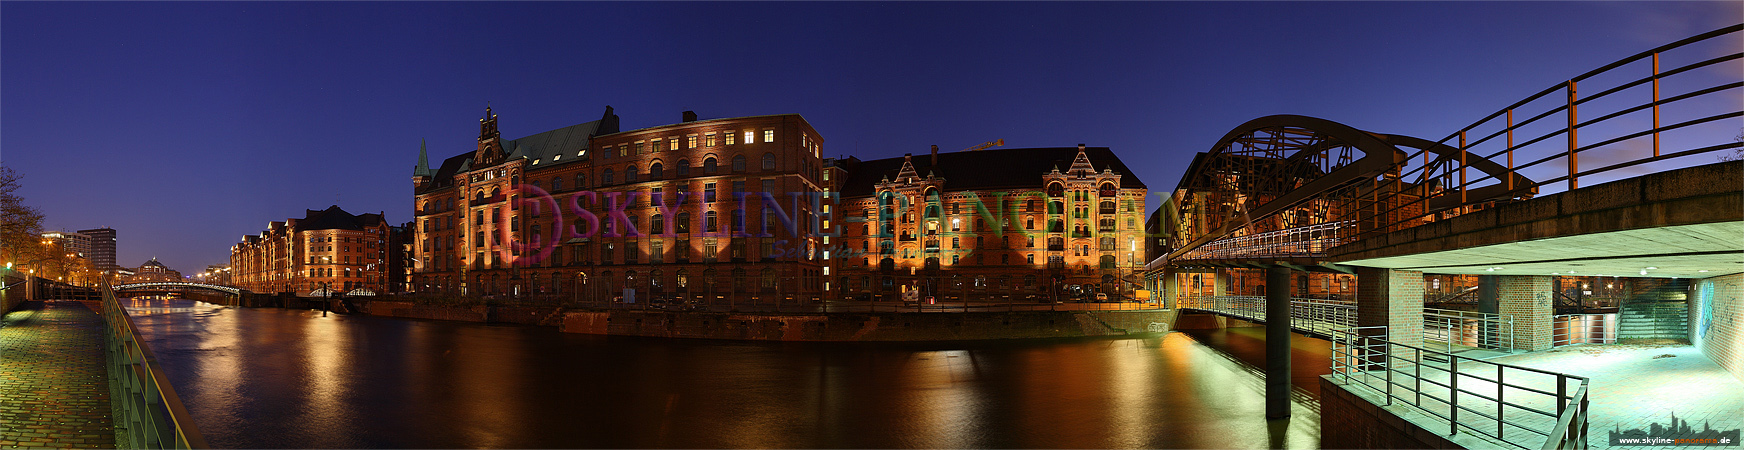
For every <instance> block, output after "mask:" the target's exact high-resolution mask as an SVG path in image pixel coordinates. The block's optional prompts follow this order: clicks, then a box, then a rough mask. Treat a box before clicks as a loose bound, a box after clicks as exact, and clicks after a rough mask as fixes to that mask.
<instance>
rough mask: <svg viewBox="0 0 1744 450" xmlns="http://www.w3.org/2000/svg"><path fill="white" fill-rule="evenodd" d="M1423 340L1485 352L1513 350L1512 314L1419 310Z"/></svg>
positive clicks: (1449, 349) (1449, 348)
mask: <svg viewBox="0 0 1744 450" xmlns="http://www.w3.org/2000/svg"><path fill="white" fill-rule="evenodd" d="M1423 340H1424V341H1437V342H1441V343H1442V344H1443V350H1444V351H1446V352H1449V353H1452V352H1453V346H1455V345H1458V346H1463V347H1472V348H1485V349H1513V348H1514V315H1512V314H1496V313H1481V312H1472V311H1459V310H1452V309H1438V308H1423Z"/></svg>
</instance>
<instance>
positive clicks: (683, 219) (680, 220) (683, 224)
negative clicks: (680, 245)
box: [672, 212, 690, 233]
mask: <svg viewBox="0 0 1744 450" xmlns="http://www.w3.org/2000/svg"><path fill="white" fill-rule="evenodd" d="M673 220H675V221H677V222H676V223H673V224H672V226H673V227H674V228H677V229H678V230H677V232H679V233H689V232H690V213H687V212H681V213H678V215H677V216H675V217H673Z"/></svg>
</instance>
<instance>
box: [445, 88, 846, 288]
mask: <svg viewBox="0 0 1744 450" xmlns="http://www.w3.org/2000/svg"><path fill="white" fill-rule="evenodd" d="M822 143H823V139H822V138H821V137H819V136H818V133H817V131H816V130H814V129H812V127H811V125H810V124H808V123H806V121H805V119H803V118H801V117H800V116H799V115H797V114H782V115H768V116H752V117H738V118H726V119H711V120H698V119H697V117H696V115H695V114H694V113H691V112H688V111H686V112H685V113H684V114H683V119H682V121H681V122H679V123H675V124H669V125H662V126H656V127H650V128H642V129H637V130H630V131H619V126H618V117H617V115H615V114H613V112H612V109H611V108H610V107H607V108H606V112H605V114H604V116H603V117H601V118H600V120H596V121H592V122H587V123H583V124H579V125H573V126H569V127H565V128H559V129H556V130H551V131H546V132H542V133H538V134H534V135H531V136H527V137H523V138H519V139H514V140H503V139H502V138H501V133H500V132H499V131H498V129H497V116H496V115H495V114H492V113H491V111H490V109H489V108H486V110H485V117H483V118H481V119H480V120H479V138H478V142H477V146H476V148H475V149H474V150H473V151H472V152H469V153H464V154H460V155H456V156H454V157H450V158H448V159H446V160H443V162H442V163H441V165H440V166H438V167H436V168H434V169H432V168H431V167H430V165H429V164H428V162H427V161H428V159H427V156H426V155H427V154H426V152H425V151H423V150H420V155H419V162H418V165H417V166H416V167H415V168H414V170H413V178H412V182H413V188H414V191H415V192H416V194H415V196H414V208H415V209H416V211H417V217H416V220H415V223H414V225H413V232H412V236H413V239H412V243H413V249H414V250H413V252H414V256H413V258H412V264H413V265H414V275H413V278H414V279H413V290H417V291H433V292H446V293H460V294H466V295H568V294H578V295H580V296H583V297H587V298H590V299H598V298H600V296H613V297H615V296H620V295H624V294H626V293H628V294H630V295H636V296H642V297H644V298H646V297H649V296H652V297H658V298H696V299H705V300H709V301H718V300H720V299H726V298H751V297H756V298H761V299H771V298H782V299H813V298H821V296H822V293H823V292H824V290H825V287H826V286H825V284H826V283H825V280H824V277H825V276H826V274H825V272H826V266H825V265H824V264H823V261H822V255H821V252H820V248H821V246H823V245H827V243H826V242H824V240H825V239H826V238H824V237H822V236H820V233H818V231H820V230H821V228H823V227H824V226H825V225H823V224H824V223H825V222H824V216H823V214H825V213H827V211H825V207H824V206H823V205H826V204H828V202H827V200H829V199H827V198H825V197H826V194H827V192H826V191H827V185H826V184H824V180H823V178H824V176H825V175H824V174H825V173H827V171H826V169H825V166H824V164H823V160H822V159H821V158H820V157H819V152H820V149H821V145H822ZM518 188H525V189H518ZM765 193H766V194H768V196H767V197H765V195H764V194H765ZM795 196H797V197H798V198H800V199H801V201H799V202H797V203H796V202H795V201H794V198H795ZM768 199H774V200H775V201H769V200H768ZM582 211H585V213H582ZM783 218H785V220H783ZM572 289H582V290H584V292H579V293H578V292H570V290H572ZM629 290H634V292H629Z"/></svg>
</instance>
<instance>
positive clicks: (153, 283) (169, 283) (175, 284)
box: [115, 281, 246, 295]
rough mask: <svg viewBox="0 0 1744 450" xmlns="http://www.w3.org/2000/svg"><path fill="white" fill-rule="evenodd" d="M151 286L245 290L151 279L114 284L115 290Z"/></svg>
mask: <svg viewBox="0 0 1744 450" xmlns="http://www.w3.org/2000/svg"><path fill="white" fill-rule="evenodd" d="M153 287H186V288H198V289H206V290H212V291H219V292H224V293H229V294H238V295H240V294H242V293H243V292H246V291H243V290H242V289H240V288H234V287H230V286H218V285H214V284H205V283H187V282H173V281H151V282H145V283H129V284H123V285H118V286H115V290H117V291H124V290H129V289H141V288H153Z"/></svg>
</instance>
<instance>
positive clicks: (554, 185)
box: [551, 177, 563, 192]
mask: <svg viewBox="0 0 1744 450" xmlns="http://www.w3.org/2000/svg"><path fill="white" fill-rule="evenodd" d="M561 190H563V178H562V177H553V178H551V191H552V192H556V191H561Z"/></svg>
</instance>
